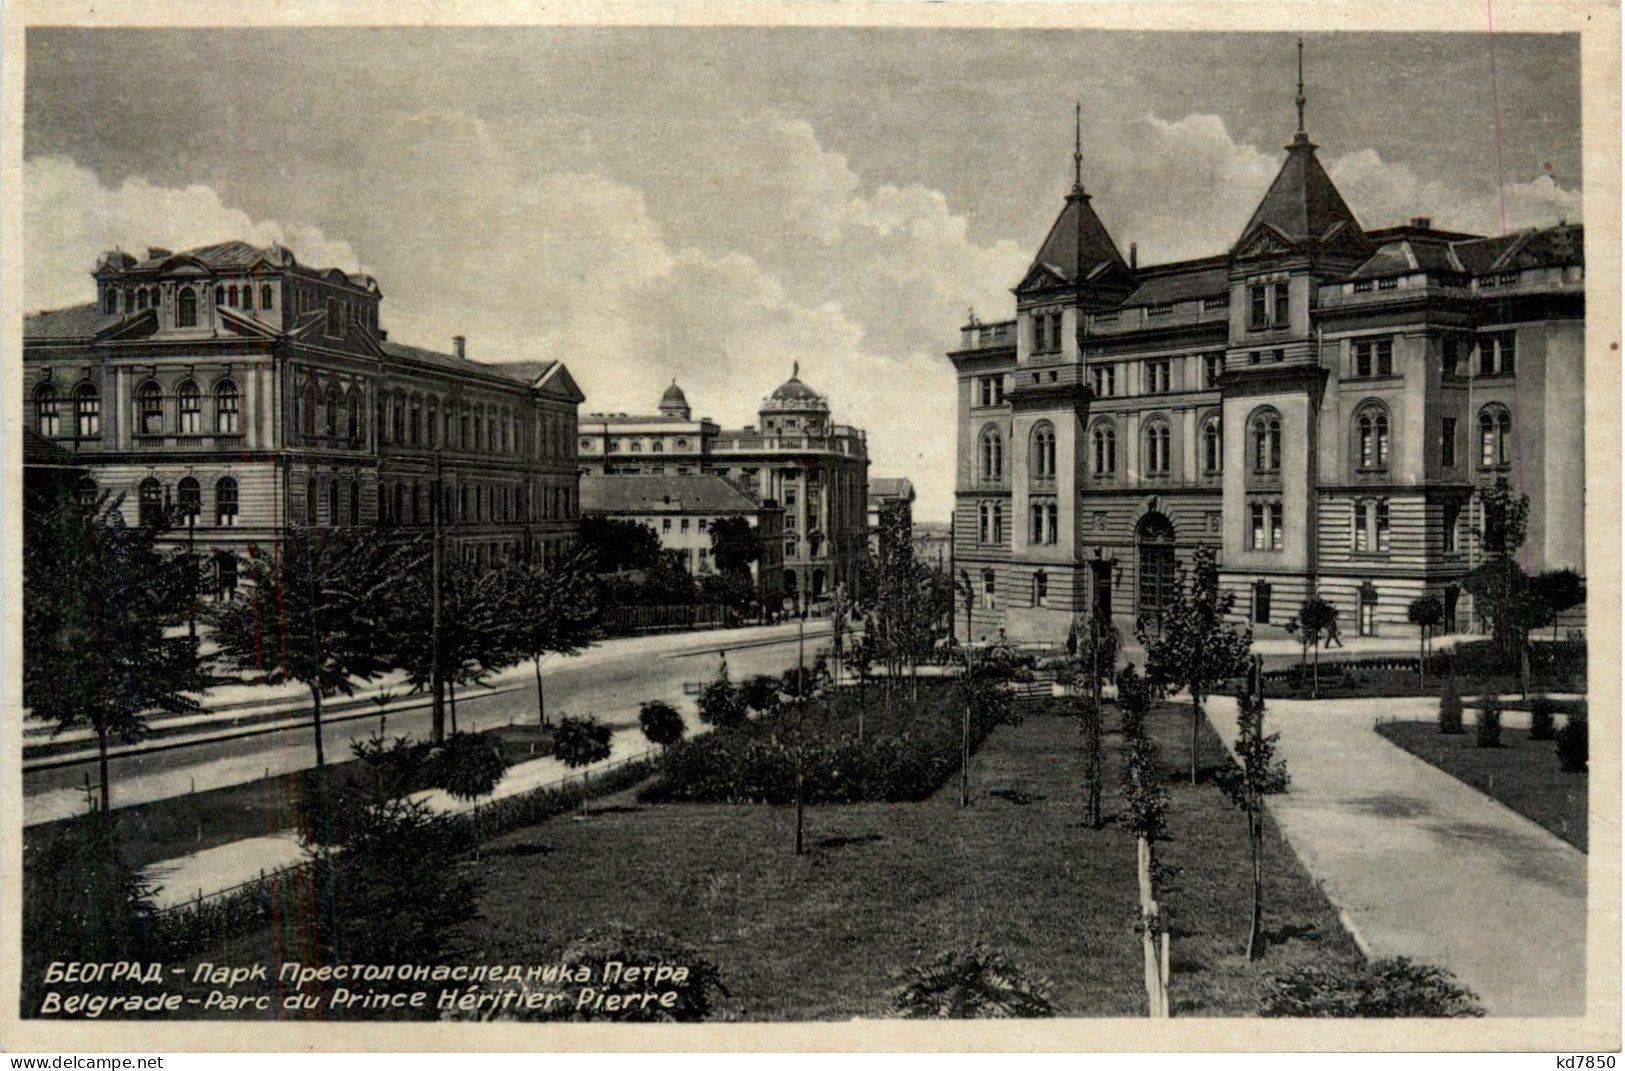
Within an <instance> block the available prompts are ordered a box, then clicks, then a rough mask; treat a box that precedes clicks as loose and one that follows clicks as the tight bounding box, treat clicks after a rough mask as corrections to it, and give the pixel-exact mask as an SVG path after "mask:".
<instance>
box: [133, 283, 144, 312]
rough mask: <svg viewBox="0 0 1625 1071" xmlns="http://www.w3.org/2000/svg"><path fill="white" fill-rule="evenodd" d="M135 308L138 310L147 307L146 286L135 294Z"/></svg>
mask: <svg viewBox="0 0 1625 1071" xmlns="http://www.w3.org/2000/svg"><path fill="white" fill-rule="evenodd" d="M135 307H136V308H138V309H145V308H146V307H147V288H146V287H144V286H143V287H142V288H141V289H140V290H137V291H136V292H135Z"/></svg>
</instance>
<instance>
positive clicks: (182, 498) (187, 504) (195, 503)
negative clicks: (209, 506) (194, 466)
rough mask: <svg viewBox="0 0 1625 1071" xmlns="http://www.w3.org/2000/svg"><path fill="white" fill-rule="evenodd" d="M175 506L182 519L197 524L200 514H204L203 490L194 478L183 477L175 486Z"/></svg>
mask: <svg viewBox="0 0 1625 1071" xmlns="http://www.w3.org/2000/svg"><path fill="white" fill-rule="evenodd" d="M175 505H176V507H178V508H179V510H180V515H181V516H182V517H184V518H186V520H187V521H188V522H190V523H192V524H196V523H197V516H198V514H200V513H202V512H203V488H202V487H200V486H198V482H197V481H196V480H194V479H193V478H192V477H190V476H183V477H181V479H180V482H179V483H177V484H176V485H175Z"/></svg>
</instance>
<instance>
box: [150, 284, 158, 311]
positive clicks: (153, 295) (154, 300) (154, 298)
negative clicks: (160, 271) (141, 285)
mask: <svg viewBox="0 0 1625 1071" xmlns="http://www.w3.org/2000/svg"><path fill="white" fill-rule="evenodd" d="M150 293H151V298H150V300H151V302H152V307H153V308H155V309H156V308H157V307H158V288H157V287H156V286H155V287H153V288H152V290H151V292H150Z"/></svg>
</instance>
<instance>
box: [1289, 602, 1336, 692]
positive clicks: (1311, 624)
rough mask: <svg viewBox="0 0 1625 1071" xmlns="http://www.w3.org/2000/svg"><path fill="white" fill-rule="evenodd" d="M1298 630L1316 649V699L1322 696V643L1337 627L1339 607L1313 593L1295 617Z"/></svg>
mask: <svg viewBox="0 0 1625 1071" xmlns="http://www.w3.org/2000/svg"><path fill="white" fill-rule="evenodd" d="M1293 621H1294V622H1295V623H1296V626H1297V628H1298V630H1299V631H1300V632H1301V633H1302V635H1303V638H1304V640H1306V641H1307V642H1308V643H1309V645H1310V646H1311V647H1313V648H1314V649H1315V669H1314V691H1313V695H1314V697H1315V698H1316V699H1319V698H1320V645H1321V644H1322V643H1324V642H1325V640H1326V638H1327V637H1328V636H1330V635H1331V634H1332V632H1333V630H1335V629H1336V628H1337V607H1335V606H1333V605H1332V604H1331V603H1329V602H1327V601H1326V600H1325V599H1322V598H1320V597H1319V596H1315V595H1311V596H1310V597H1309V598H1307V599H1305V600H1304V603H1303V605H1302V606H1301V607H1299V609H1298V616H1297V617H1295V618H1293Z"/></svg>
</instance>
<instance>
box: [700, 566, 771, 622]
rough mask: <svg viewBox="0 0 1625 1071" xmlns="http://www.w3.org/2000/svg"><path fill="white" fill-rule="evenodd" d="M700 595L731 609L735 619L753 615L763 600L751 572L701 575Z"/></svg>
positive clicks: (710, 601)
mask: <svg viewBox="0 0 1625 1071" xmlns="http://www.w3.org/2000/svg"><path fill="white" fill-rule="evenodd" d="M699 596H700V599H701V601H703V602H708V603H715V604H716V605H718V606H723V607H726V608H727V609H729V610H731V611H732V612H733V615H734V620H738V619H740V618H746V617H750V616H753V615H754V614H755V612H756V609H757V607H758V606H759V604H760V601H761V600H760V599H758V598H757V592H756V585H755V584H754V583H752V582H751V579H750V574H749V573H708V574H706V575H705V576H702V577H700V581H699Z"/></svg>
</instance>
